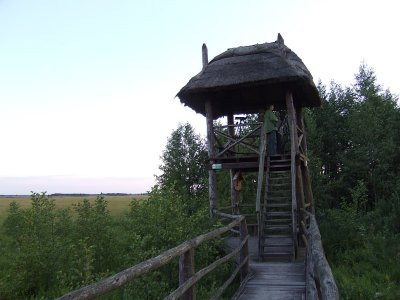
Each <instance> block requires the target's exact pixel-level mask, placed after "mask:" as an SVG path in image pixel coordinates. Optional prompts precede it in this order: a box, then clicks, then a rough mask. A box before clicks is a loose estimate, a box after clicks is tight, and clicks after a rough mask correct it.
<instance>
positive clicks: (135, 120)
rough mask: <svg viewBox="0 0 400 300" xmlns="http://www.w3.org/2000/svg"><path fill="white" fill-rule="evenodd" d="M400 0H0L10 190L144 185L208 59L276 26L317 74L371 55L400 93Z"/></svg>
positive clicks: (2, 182) (4, 169) (349, 76)
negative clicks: (204, 51) (181, 95)
mask: <svg viewBox="0 0 400 300" xmlns="http://www.w3.org/2000/svg"><path fill="white" fill-rule="evenodd" d="M398 3H399V2H398V1H395V0H393V1H389V0H381V1H369V0H367V1H362V0H360V1H358V0H353V1H352V0H335V1H328V0H325V1H321V0H301V1H300V0H298V1H295V0H292V1H285V0H282V1H276V0H264V1H255V0H246V1H237V0H214V1H210V0H203V1H188V0H186V1H172V0H170V1H135V0H131V1H127V0H126V1H124V0H113V1H112V0H109V1H105V0H36V1H33V0H0V128H1V129H0V138H1V143H0V194H29V193H30V192H31V191H35V192H43V191H47V192H48V193H57V192H58V193H100V192H103V193H107V192H125V193H142V192H146V191H148V190H150V188H151V186H153V185H154V175H155V174H159V170H158V166H159V165H160V160H159V157H160V155H161V154H162V151H163V149H164V147H165V144H166V142H167V138H168V136H169V135H170V134H171V132H172V130H174V129H176V128H177V126H178V124H179V123H184V122H190V123H191V124H192V125H193V126H194V127H195V129H196V130H197V132H198V133H200V134H203V135H204V133H205V129H206V124H205V119H204V117H203V116H201V115H198V114H196V113H194V112H193V111H192V110H191V109H190V108H185V107H183V105H181V104H180V102H179V99H178V98H175V95H176V94H177V93H178V91H179V90H180V88H182V87H183V86H184V85H185V84H186V83H187V82H188V81H189V79H190V78H191V77H192V76H194V75H196V74H197V73H198V72H199V71H200V70H201V64H202V60H201V46H202V44H203V43H204V42H205V43H206V44H207V46H208V50H209V59H210V60H211V59H212V58H213V57H215V56H216V55H218V54H220V53H221V52H223V51H225V50H226V49H228V48H232V47H237V46H246V45H253V44H257V43H264V42H273V41H275V40H276V37H277V34H278V32H280V33H281V34H282V36H283V38H284V39H285V44H286V45H287V46H288V47H289V48H291V49H292V50H293V51H294V52H295V53H296V54H297V55H299V56H300V58H301V59H302V60H303V62H304V63H305V65H306V66H307V67H308V69H309V70H310V72H311V73H312V75H313V77H314V81H315V82H317V81H318V80H319V79H321V80H322V82H323V83H325V84H329V82H330V80H331V79H333V80H335V81H336V82H338V83H341V84H346V85H350V84H352V83H353V78H354V74H355V73H356V72H357V71H358V67H359V65H360V64H361V62H362V61H365V62H366V63H367V64H368V65H369V66H370V67H372V68H374V69H375V71H376V75H377V77H378V82H379V83H381V84H383V86H384V87H385V88H389V89H390V90H391V92H392V93H395V94H399V92H400V84H399V80H398V75H397V72H398V70H400V62H399V60H398V55H399V53H400V43H399V37H398V36H399V35H398V31H399V28H400V18H399V16H398V14H399V11H400V10H399V6H400V4H398Z"/></svg>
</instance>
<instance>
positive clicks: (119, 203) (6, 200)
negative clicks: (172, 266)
mask: <svg viewBox="0 0 400 300" xmlns="http://www.w3.org/2000/svg"><path fill="white" fill-rule="evenodd" d="M96 197H97V196H58V195H57V196H51V198H53V199H55V204H56V207H58V208H67V207H72V204H74V203H78V202H81V201H82V200H83V199H88V200H90V201H94V199H96ZM104 198H105V199H106V200H107V201H108V209H109V210H110V212H111V214H112V215H118V214H120V213H122V212H124V211H127V210H128V209H129V203H130V202H131V201H132V200H138V201H140V200H146V199H147V198H148V196H147V195H123V196H108V195H105V196H104ZM12 201H15V202H17V203H18V204H19V205H20V206H21V207H22V208H28V207H30V206H31V197H30V196H22V197H20V196H15V197H14V196H0V224H1V223H2V221H3V220H4V218H5V216H6V213H7V210H8V208H9V205H10V203H11V202H12Z"/></svg>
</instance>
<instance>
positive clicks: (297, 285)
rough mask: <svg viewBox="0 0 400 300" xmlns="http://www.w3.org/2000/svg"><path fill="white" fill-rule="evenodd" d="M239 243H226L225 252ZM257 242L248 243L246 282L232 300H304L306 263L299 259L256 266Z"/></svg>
mask: <svg viewBox="0 0 400 300" xmlns="http://www.w3.org/2000/svg"><path fill="white" fill-rule="evenodd" d="M238 242H239V239H238V238H235V237H230V238H227V239H226V240H225V244H226V246H227V247H228V248H231V247H235V245H238ZM257 249H258V240H257V238H256V237H250V239H249V251H250V272H251V276H250V278H249V280H248V281H247V282H246V283H245V285H243V286H242V287H241V288H240V289H239V290H238V292H237V293H236V294H235V296H234V297H233V298H232V299H238V300H253V299H254V300H261V299H268V300H275V299H276V300H278V299H279V300H289V299H290V300H292V299H293V300H294V299H296V300H297V299H305V262H304V258H300V259H298V260H297V261H295V262H287V261H286V262H284V261H269V262H258V250H257Z"/></svg>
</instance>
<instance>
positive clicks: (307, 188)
mask: <svg viewBox="0 0 400 300" xmlns="http://www.w3.org/2000/svg"><path fill="white" fill-rule="evenodd" d="M297 119H298V120H299V124H298V126H299V127H300V129H301V130H302V132H303V139H302V140H301V146H302V148H303V152H304V153H303V154H304V156H305V157H306V158H307V136H306V132H305V126H304V112H303V109H302V108H300V109H299V111H298V112H297ZM301 172H302V174H303V183H304V193H305V197H306V202H307V203H310V204H311V212H312V213H314V212H315V208H314V196H313V192H312V188H311V178H310V171H309V169H308V163H307V162H306V163H305V164H303V166H302V167H301Z"/></svg>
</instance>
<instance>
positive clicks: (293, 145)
mask: <svg viewBox="0 0 400 300" xmlns="http://www.w3.org/2000/svg"><path fill="white" fill-rule="evenodd" d="M286 107H287V111H288V123H289V132H290V159H291V166H290V170H291V179H292V213H293V215H295V214H296V213H297V195H296V181H297V180H296V158H297V153H298V142H297V124H296V112H295V108H294V104H293V95H292V93H291V92H290V91H287V92H286ZM296 228H297V224H296V218H295V217H293V218H292V238H293V247H294V249H293V252H294V253H293V254H294V255H293V259H294V258H295V254H296V252H297V229H296Z"/></svg>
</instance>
